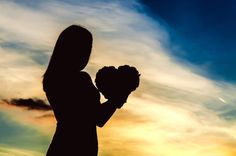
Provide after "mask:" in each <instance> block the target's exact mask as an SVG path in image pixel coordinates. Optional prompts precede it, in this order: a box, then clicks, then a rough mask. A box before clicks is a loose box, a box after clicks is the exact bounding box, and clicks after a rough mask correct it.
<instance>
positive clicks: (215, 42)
mask: <svg viewBox="0 0 236 156" xmlns="http://www.w3.org/2000/svg"><path fill="white" fill-rule="evenodd" d="M141 2H142V3H143V4H144V5H145V6H146V10H147V14H148V15H149V16H151V17H152V18H153V20H156V19H161V20H160V21H161V22H162V24H163V25H165V27H166V30H167V31H168V32H169V37H170V38H169V40H170V42H168V45H166V46H168V47H169V48H171V51H170V52H171V53H172V54H173V55H175V56H176V57H179V58H181V59H183V60H184V61H189V62H191V63H193V64H196V65H198V66H200V67H202V68H204V69H205V70H207V74H208V76H209V77H210V78H213V79H218V80H226V81H230V82H233V83H235V80H236V70H233V68H234V67H235V65H236V61H235V58H236V44H235V41H236V31H235V27H236V21H235V18H236V2H235V1H233V0H226V1H224V0H215V1H211V0H190V1H185V0H156V1H152V0H141Z"/></svg>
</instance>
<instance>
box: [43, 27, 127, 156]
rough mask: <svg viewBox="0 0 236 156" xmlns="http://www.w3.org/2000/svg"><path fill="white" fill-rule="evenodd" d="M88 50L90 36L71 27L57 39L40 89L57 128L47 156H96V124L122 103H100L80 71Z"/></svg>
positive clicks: (114, 101) (86, 31)
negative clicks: (53, 115)
mask: <svg viewBox="0 0 236 156" xmlns="http://www.w3.org/2000/svg"><path fill="white" fill-rule="evenodd" d="M91 49H92V34H91V33H90V32H89V31H88V30H87V29H85V28H83V27H80V26H77V25H72V26H69V27H68V28H66V29H65V30H64V31H63V32H62V33H61V34H60V36H59V38H58V40H57V42H56V45H55V48H54V51H53V54H52V56H51V59H50V62H49V65H48V68H47V70H46V72H45V74H44V79H43V88H44V91H45V93H46V96H47V98H48V100H49V103H50V105H51V107H52V109H53V111H54V114H55V117H56V120H57V127H56V132H55V134H54V137H53V139H52V142H51V144H50V147H49V149H48V151H47V156H72V155H73V156H96V155H97V151H98V141H97V132H96V125H98V126H100V127H102V126H103V125H104V124H105V123H106V122H107V120H108V119H109V118H110V117H111V116H112V114H113V113H114V112H115V110H116V108H117V105H120V104H121V103H124V102H125V101H124V100H122V98H120V97H116V98H113V99H109V100H108V101H107V102H105V103H104V104H100V94H99V92H98V90H97V89H96V88H95V86H94V85H93V83H92V80H91V78H90V76H89V75H88V74H87V73H86V72H84V71H82V70H83V69H84V68H85V66H86V65H87V63H88V60H89V56H90V53H91Z"/></svg>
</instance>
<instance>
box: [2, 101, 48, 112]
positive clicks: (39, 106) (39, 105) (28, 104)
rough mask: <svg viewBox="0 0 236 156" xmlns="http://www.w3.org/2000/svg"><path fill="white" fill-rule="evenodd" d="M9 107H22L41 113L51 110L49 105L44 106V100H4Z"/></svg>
mask: <svg viewBox="0 0 236 156" xmlns="http://www.w3.org/2000/svg"><path fill="white" fill-rule="evenodd" d="M4 102H6V103H7V104H9V105H13V106H17V107H24V108H27V109H28V110H42V111H48V110H52V108H51V106H50V105H49V104H46V103H45V101H44V100H41V99H37V98H34V99H31V98H29V99H22V98H19V99H11V100H4Z"/></svg>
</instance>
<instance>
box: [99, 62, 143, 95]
mask: <svg viewBox="0 0 236 156" xmlns="http://www.w3.org/2000/svg"><path fill="white" fill-rule="evenodd" d="M139 76H140V74H139V72H138V71H137V69H136V68H135V67H131V66H129V65H123V66H119V67H118V69H117V68H115V67H114V66H105V67H103V68H102V69H100V70H99V71H98V72H97V74H96V79H95V83H96V86H97V88H98V90H99V91H100V92H101V93H102V94H103V95H104V97H105V98H106V99H110V98H112V97H115V96H122V95H126V94H130V93H131V92H132V91H134V90H135V89H136V88H137V87H138V86H139Z"/></svg>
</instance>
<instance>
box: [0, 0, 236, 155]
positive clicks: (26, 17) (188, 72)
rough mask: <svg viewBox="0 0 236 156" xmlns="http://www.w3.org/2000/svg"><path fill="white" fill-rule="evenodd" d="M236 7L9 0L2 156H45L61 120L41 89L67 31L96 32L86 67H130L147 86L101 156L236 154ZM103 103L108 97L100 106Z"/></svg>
mask: <svg viewBox="0 0 236 156" xmlns="http://www.w3.org/2000/svg"><path fill="white" fill-rule="evenodd" d="M235 7H236V2H234V1H233V0H226V1H217V0H216V1H214V2H213V1H208V0H205V1H203V0H189V1H184V0H178V1H177V0H172V1H170V0H156V1H154V0H153V1H151V0H130V1H121V0H112V1H108V0H51V1H30V0H21V1H18V0H2V1H0V56H1V57H0V84H1V87H0V99H1V101H0V155H4V156H12V155H16V156H43V155H45V153H46V151H47V148H48V146H49V143H50V141H51V138H52V136H53V133H54V130H55V125H56V121H55V118H54V116H53V113H52V111H51V108H50V106H48V102H47V100H46V97H45V94H44V92H43V90H42V83H41V82H42V75H43V73H44V72H45V70H46V68H47V65H48V61H49V59H50V56H51V54H52V51H53V47H54V45H55V42H56V40H57V37H58V35H59V34H60V32H61V31H62V30H63V29H65V28H66V27H68V26H70V25H72V24H78V25H82V26H84V27H86V28H87V29H88V30H90V31H91V32H92V34H93V38H94V41H93V48H92V55H91V58H90V60H89V64H88V66H87V67H86V68H85V71H87V72H88V73H89V74H90V75H91V77H92V79H93V80H94V79H95V77H94V76H95V74H96V72H97V71H98V70H99V69H100V68H102V67H103V66H107V65H113V66H116V67H118V66H119V65H123V64H129V65H131V66H135V67H136V68H137V69H138V70H139V72H140V73H141V81H140V86H139V88H138V89H137V90H136V91H135V92H133V93H132V94H131V95H130V97H129V99H128V102H127V103H126V104H125V105H124V106H123V107H122V109H119V110H117V111H116V113H115V114H114V116H113V117H112V119H111V120H109V121H108V123H107V124H106V125H105V126H104V127H103V128H97V130H98V139H99V156H120V155H127V156H199V155H201V156H234V155H235V154H236V131H235V130H236V105H235V103H236V96H235V94H236V84H235V82H236V71H235V70H234V66H235V64H236V62H235V61H234V57H235V55H236V53H235V50H236V47H235V44H234V41H235V39H236V32H235V31H234V28H235V26H236V22H235V20H234V19H235V18H236V9H235ZM101 100H104V99H101Z"/></svg>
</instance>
